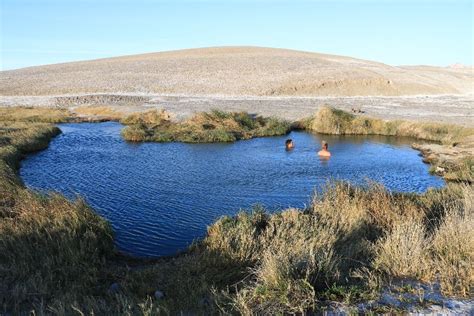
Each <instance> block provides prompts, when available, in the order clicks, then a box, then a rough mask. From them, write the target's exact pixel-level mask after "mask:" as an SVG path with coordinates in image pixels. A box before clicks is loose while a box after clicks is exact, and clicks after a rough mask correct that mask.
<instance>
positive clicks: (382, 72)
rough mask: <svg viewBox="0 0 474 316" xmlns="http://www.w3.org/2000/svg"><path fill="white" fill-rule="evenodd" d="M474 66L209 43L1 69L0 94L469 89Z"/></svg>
mask: <svg viewBox="0 0 474 316" xmlns="http://www.w3.org/2000/svg"><path fill="white" fill-rule="evenodd" d="M473 78H474V73H473V69H472V68H440V67H427V66H417V67H393V66H389V65H385V64H382V63H377V62H372V61H366V60H360V59H355V58H350V57H343V56H334V55H325V54H317V53H310V52H301V51H293V50H286V49H273V48H260V47H213V48H199V49H187V50H179V51H169V52H160V53H151V54H142V55H132V56H123V57H116V58H107V59H98V60H92V61H83V62H72V63H64V64H55V65H47V66H38V67H30V68H23V69H18V70H11V71H3V72H0V95H4V96H7V95H51V94H69V93H71V94H74V93H75V94H77V93H98V92H106V93H117V92H122V93H160V94H185V95H257V96H271V95H289V96H358V95H361V96H367V95H374V96H375V95H379V96H385V95H387V96H388V95H391V96H397V95H415V94H465V93H472V92H473V91H472V90H473V82H474V80H473Z"/></svg>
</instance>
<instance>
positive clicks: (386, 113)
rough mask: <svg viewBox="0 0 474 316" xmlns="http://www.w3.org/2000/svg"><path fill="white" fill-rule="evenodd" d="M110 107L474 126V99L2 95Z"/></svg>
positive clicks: (4, 100) (13, 101)
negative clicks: (345, 115)
mask: <svg viewBox="0 0 474 316" xmlns="http://www.w3.org/2000/svg"><path fill="white" fill-rule="evenodd" d="M18 105H24V106H65V107H70V108H74V107H77V106H83V105H107V106H112V107H117V108H119V109H120V110H121V111H124V112H136V111H143V110H146V109H149V108H151V107H157V108H164V109H166V110H168V111H170V112H171V113H172V114H173V115H174V118H175V119H183V118H185V117H188V116H190V115H192V114H193V113H196V112H200V111H208V110H210V109H213V108H217V109H221V110H226V111H247V112H249V113H256V114H261V115H264V116H277V117H280V118H284V119H289V120H297V119H301V118H304V117H308V116H309V115H312V114H313V113H315V112H316V111H317V110H318V108H320V107H321V106H323V105H330V106H334V107H337V108H340V109H343V110H347V111H351V109H352V108H355V109H361V110H362V111H363V112H364V114H365V115H369V116H373V117H379V118H383V119H406V120H416V121H436V122H447V123H455V124H461V125H464V126H470V127H474V95H437V96H432V95H431V96H401V97H400V96H397V97H379V96H374V97H370V96H368V97H260V96H258V97H252V96H238V97H232V96H189V95H158V94H131V93H126V94H125V93H117V94H79V95H55V96H54V95H53V96H0V106H18Z"/></svg>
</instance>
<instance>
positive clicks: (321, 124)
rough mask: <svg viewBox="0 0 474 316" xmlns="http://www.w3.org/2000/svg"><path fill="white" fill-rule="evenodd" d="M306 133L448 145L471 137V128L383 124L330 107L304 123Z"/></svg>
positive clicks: (401, 122)
mask: <svg viewBox="0 0 474 316" xmlns="http://www.w3.org/2000/svg"><path fill="white" fill-rule="evenodd" d="M304 124H305V128H307V129H308V130H311V131H314V132H317V133H322V134H335V135H351V134H355V135H387V136H403V137H413V138H417V139H422V140H430V141H437V142H441V143H443V144H446V145H452V144H455V143H459V142H462V141H463V140H464V139H465V138H467V137H469V136H472V135H474V129H473V128H465V127H462V126H458V125H453V124H442V123H425V122H409V121H385V120H381V119H375V118H370V117H366V116H357V115H354V114H351V113H348V112H344V111H342V110H337V109H334V108H330V107H323V108H321V109H320V110H319V111H318V112H317V113H316V115H315V116H314V117H312V118H310V119H308V120H307V121H306V122H305V123H304Z"/></svg>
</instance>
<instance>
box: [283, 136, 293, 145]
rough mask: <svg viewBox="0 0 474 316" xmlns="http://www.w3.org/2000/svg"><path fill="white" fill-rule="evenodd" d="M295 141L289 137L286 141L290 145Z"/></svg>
mask: <svg viewBox="0 0 474 316" xmlns="http://www.w3.org/2000/svg"><path fill="white" fill-rule="evenodd" d="M292 142H293V140H292V139H291V138H288V139H287V140H286V141H285V145H287V146H288V145H289V144H291V143H292Z"/></svg>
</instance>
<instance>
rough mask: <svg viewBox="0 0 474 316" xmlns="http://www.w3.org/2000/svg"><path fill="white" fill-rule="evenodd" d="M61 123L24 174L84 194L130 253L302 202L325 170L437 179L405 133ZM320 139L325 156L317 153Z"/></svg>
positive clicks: (163, 249)
mask: <svg viewBox="0 0 474 316" xmlns="http://www.w3.org/2000/svg"><path fill="white" fill-rule="evenodd" d="M60 128H61V130H62V131H63V134H61V135H60V136H58V137H57V138H55V139H54V140H53V141H52V142H51V144H50V146H49V148H48V149H46V150H44V151H42V152H39V153H36V154H33V155H30V156H29V157H28V158H27V159H25V160H24V161H23V163H22V168H21V170H20V174H21V177H22V178H23V180H24V181H25V183H26V184H27V185H28V186H30V187H34V188H37V189H42V190H57V191H60V192H62V193H64V194H66V195H67V196H74V195H75V194H77V193H78V194H80V195H82V196H84V197H85V198H86V199H87V201H88V202H89V203H90V204H91V205H92V206H93V207H94V208H95V209H96V210H97V211H98V212H99V213H100V214H101V215H103V216H104V217H105V218H107V219H108V220H109V221H110V222H111V223H112V226H113V228H114V230H115V233H116V243H117V246H118V247H119V248H120V249H121V250H122V251H124V252H126V253H128V254H131V255H135V256H160V255H168V254H173V253H175V252H176V251H178V250H180V249H184V248H185V247H186V246H187V245H189V244H190V243H191V242H192V241H193V240H194V239H196V238H199V237H201V236H203V235H204V233H205V231H206V226H207V225H209V224H211V223H212V222H213V221H215V219H216V218H218V217H219V216H221V215H224V214H228V215H233V214H235V213H236V212H237V211H238V210H239V209H241V208H249V207H251V206H252V205H253V204H256V203H260V204H262V205H264V206H265V207H266V208H268V209H269V210H281V209H284V208H287V207H289V206H291V207H304V206H305V205H307V204H309V202H310V199H311V195H312V193H313V191H314V190H315V188H316V189H318V188H319V189H320V188H321V186H323V185H324V184H326V182H327V181H328V179H343V180H347V181H350V182H352V183H365V181H366V179H372V180H374V181H378V182H381V183H383V184H384V185H385V186H386V187H387V188H388V189H390V190H394V191H402V192H416V193H421V192H424V191H426V190H427V189H428V188H429V187H440V186H442V185H443V184H444V183H443V180H442V179H440V178H438V177H435V176H432V175H430V174H429V173H428V166H427V165H425V164H424V163H423V162H422V161H421V158H420V157H419V155H418V152H417V151H415V150H413V149H412V148H411V147H410V145H411V143H412V142H413V140H411V139H402V138H393V137H383V136H375V137H364V136H331V135H313V134H309V133H305V132H300V131H298V132H292V133H291V134H290V135H285V136H279V137H268V138H256V139H252V140H246V141H238V142H235V143H224V144H223V143H219V144H183V143H142V144H130V143H127V142H125V141H123V140H122V139H121V137H120V129H121V128H122V126H121V125H120V124H118V123H115V122H106V123H92V124H89V123H81V124H62V125H60ZM287 138H291V139H293V141H294V143H295V148H294V149H293V150H291V151H286V150H285V140H286V139H287ZM322 140H325V141H327V142H328V143H329V150H330V151H331V153H332V157H331V158H330V159H328V160H322V159H320V158H319V157H318V155H317V152H318V150H319V149H320V144H321V141H322Z"/></svg>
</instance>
